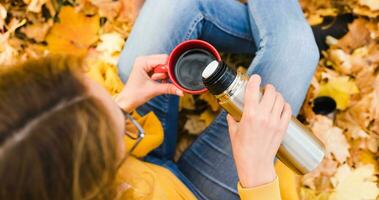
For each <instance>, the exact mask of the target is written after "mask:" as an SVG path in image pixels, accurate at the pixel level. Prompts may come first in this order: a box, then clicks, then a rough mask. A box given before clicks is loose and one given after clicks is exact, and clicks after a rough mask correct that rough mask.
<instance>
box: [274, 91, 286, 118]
mask: <svg viewBox="0 0 379 200" xmlns="http://www.w3.org/2000/svg"><path fill="white" fill-rule="evenodd" d="M284 103H285V102H284V99H283V96H282V95H281V94H280V93H279V92H276V95H275V103H274V106H273V107H272V111H271V113H272V116H273V117H274V118H275V119H280V117H281V114H282V112H283V109H284Z"/></svg>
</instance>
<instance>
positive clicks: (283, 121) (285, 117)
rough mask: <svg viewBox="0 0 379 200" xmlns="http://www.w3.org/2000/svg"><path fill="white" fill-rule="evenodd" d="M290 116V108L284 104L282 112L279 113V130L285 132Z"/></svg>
mask: <svg viewBox="0 0 379 200" xmlns="http://www.w3.org/2000/svg"><path fill="white" fill-rule="evenodd" d="M291 116H292V110H291V106H290V105H289V104H288V103H285V104H284V107H283V112H282V113H281V117H280V125H279V126H280V129H281V130H283V131H284V130H287V127H288V122H289V121H290V120H291Z"/></svg>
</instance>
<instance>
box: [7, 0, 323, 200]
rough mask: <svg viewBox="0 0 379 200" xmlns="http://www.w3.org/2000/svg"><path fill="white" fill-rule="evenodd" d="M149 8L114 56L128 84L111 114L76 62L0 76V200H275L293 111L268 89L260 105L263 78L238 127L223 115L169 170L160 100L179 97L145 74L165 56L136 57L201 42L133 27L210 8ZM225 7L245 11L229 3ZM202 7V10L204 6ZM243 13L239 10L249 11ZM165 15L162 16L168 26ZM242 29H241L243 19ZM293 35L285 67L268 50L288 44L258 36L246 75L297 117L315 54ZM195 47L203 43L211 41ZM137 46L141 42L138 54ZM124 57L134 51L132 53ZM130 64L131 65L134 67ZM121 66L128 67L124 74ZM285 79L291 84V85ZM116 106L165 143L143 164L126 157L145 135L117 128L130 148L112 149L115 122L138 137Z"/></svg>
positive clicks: (164, 104)
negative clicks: (148, 117)
mask: <svg viewBox="0 0 379 200" xmlns="http://www.w3.org/2000/svg"><path fill="white" fill-rule="evenodd" d="M149 2H150V4H149ZM153 2H158V1H147V2H146V4H145V6H144V8H143V9H142V12H141V15H140V17H139V19H138V21H137V23H136V26H135V27H134V30H133V32H132V34H131V37H130V39H129V40H128V43H127V44H126V49H125V51H124V55H125V56H126V57H127V59H128V60H127V61H125V58H126V57H124V58H122V59H121V61H122V62H121V63H120V66H121V67H122V68H121V70H123V71H122V74H123V75H124V78H125V79H126V77H129V79H128V81H127V84H126V86H125V89H124V90H123V92H122V93H121V94H120V95H119V96H118V97H117V98H116V102H117V104H118V105H116V104H115V103H114V102H113V101H112V99H111V98H110V97H109V96H108V95H107V93H106V92H105V91H104V90H103V89H101V88H100V87H99V86H98V85H96V84H95V83H93V82H92V81H90V80H88V78H86V77H85V76H84V75H83V74H81V73H80V72H78V71H77V69H78V68H80V67H79V66H80V64H78V63H76V62H73V61H71V60H70V59H62V58H50V59H45V60H40V61H31V62H28V63H25V64H23V65H22V66H18V67H14V68H10V69H7V70H5V71H3V72H1V75H0V110H1V113H0V119H1V120H0V176H1V177H2V181H1V182H0V188H1V189H0V199H115V198H116V199H195V198H198V199H238V198H239V197H240V198H241V199H280V195H279V190H278V180H277V178H276V175H275V171H274V169H273V159H274V156H275V154H276V151H277V149H278V147H279V145H280V141H281V140H282V138H283V135H284V132H285V129H286V126H287V124H288V120H289V116H290V115H291V111H290V108H289V105H288V104H287V103H285V100H284V98H282V96H281V95H280V94H279V93H278V92H277V91H276V90H275V88H274V87H273V86H272V85H268V86H267V87H266V89H265V92H264V95H263V98H262V99H259V98H258V97H259V95H258V91H259V85H260V82H261V80H260V78H259V76H257V75H253V76H252V77H251V79H250V81H249V86H248V88H247V91H246V95H245V96H246V100H245V101H246V102H250V103H246V106H245V110H244V114H243V119H242V120H241V121H240V122H239V123H236V122H235V121H233V119H231V118H228V125H227V121H226V113H224V112H223V113H221V114H220V116H219V117H218V118H217V119H216V120H215V122H214V123H212V125H211V126H210V127H208V128H207V130H206V131H205V132H204V133H203V134H202V135H201V136H200V137H199V138H198V139H197V140H196V141H195V142H194V144H193V145H192V146H191V147H190V148H189V149H188V150H187V151H186V152H185V153H184V154H183V156H182V157H181V159H180V160H179V162H178V163H174V162H172V155H173V152H174V147H175V141H176V132H175V131H176V124H177V123H176V122H177V115H178V114H177V104H178V99H177V97H174V96H172V95H169V94H176V95H181V92H180V91H178V90H177V89H176V88H175V87H174V86H173V85H171V84H161V83H158V82H155V80H159V79H160V78H161V77H162V75H161V74H153V75H151V71H152V69H153V68H154V67H156V66H157V65H159V64H164V63H166V60H167V55H154V56H148V57H142V58H139V59H134V57H136V55H147V54H150V53H152V52H150V51H157V52H160V51H161V52H169V51H170V50H171V49H172V48H173V47H174V46H175V45H176V44H177V43H179V42H181V41H182V40H185V39H187V38H186V37H190V38H192V37H195V36H196V37H198V36H199V35H191V34H184V36H185V37H184V36H183V35H182V34H181V33H179V35H178V34H175V33H174V30H172V31H173V32H170V33H166V34H169V35H171V37H166V35H165V34H163V32H164V31H168V29H162V30H158V29H157V31H155V33H156V35H155V36H157V37H155V36H154V37H153V36H149V37H147V38H146V40H145V41H142V40H141V38H140V37H139V35H143V34H150V33H148V32H143V31H142V29H143V28H144V27H142V25H141V24H143V23H144V21H145V20H146V17H144V16H147V14H146V13H155V12H153V11H159V12H161V13H158V14H157V16H155V17H157V18H151V19H150V20H151V21H152V24H149V23H147V24H146V26H147V27H145V28H146V29H148V30H147V31H149V29H150V28H149V27H152V26H153V25H154V24H155V22H156V21H155V20H162V19H166V16H165V14H170V13H171V14H173V13H174V12H173V10H172V9H174V10H177V9H178V8H182V9H184V8H188V9H190V8H191V9H192V8H193V7H188V6H189V5H191V6H201V7H202V8H206V7H203V6H204V5H203V3H208V1H206V0H205V1H193V2H195V3H193V4H192V3H190V1H189V0H188V1H187V0H183V1H180V2H182V3H183V4H181V3H175V2H174V1H173V2H171V1H169V0H161V1H159V2H160V3H162V5H164V6H166V9H167V10H166V11H167V12H163V9H156V10H153V9H152V8H153V7H154V6H157V4H156V3H153ZM225 2H228V3H231V1H228V0H226V1H225ZM165 3H167V4H166V5H165ZM168 3H172V4H168ZM293 3H294V2H291V4H288V5H292V4H293ZM149 5H150V6H149ZM212 5H213V4H212ZM220 5H221V4H220ZM231 5H238V6H236V7H240V8H243V7H241V6H240V5H242V6H244V5H243V4H239V3H238V4H234V3H233V4H231ZM286 5H287V4H286ZM207 6H208V8H209V9H210V8H212V6H211V4H209V5H207ZM292 6H293V5H292ZM278 7H280V6H279V5H278ZM155 8H158V7H155ZM275 8H276V7H275ZM289 8H296V9H295V11H296V12H295V13H291V15H290V16H292V17H293V16H294V17H295V18H298V17H299V16H300V15H298V14H299V13H298V12H299V9H298V7H296V6H295V7H291V6H289ZM230 9H234V7H233V6H231V7H229V10H228V11H233V10H230ZM276 9H278V8H276ZM243 10H244V11H246V12H247V9H243ZM279 10H280V9H279ZM177 11H180V10H177ZM240 11H242V10H240ZM144 13H145V14H144ZM179 13H180V12H179ZM232 13H234V12H232ZM243 13H244V12H243ZM231 15H232V14H231ZM241 16H242V15H241ZM246 16H247V14H246ZM246 16H245V17H246ZM172 17H173V16H168V17H167V19H168V18H170V19H171V20H173V22H175V21H176V20H174V19H175V18H172ZM167 19H166V20H167ZM237 19H239V18H237ZM154 21H155V22H154ZM182 21H183V22H184V21H186V20H185V19H182ZM195 21H196V20H195ZM241 22H242V25H243V26H245V25H247V24H246V23H247V22H248V20H245V21H241ZM245 22H246V23H245ZM297 22H298V23H295V24H296V25H298V24H300V25H299V26H300V28H304V27H303V26H305V27H306V25H305V23H303V20H299V21H297ZM244 23H245V24H244ZM204 24H205V23H204ZM279 24H280V23H279ZM197 25H198V24H195V25H194V26H197ZM236 25H237V26H239V25H238V24H237V23H236ZM194 26H192V28H191V31H192V32H193V31H195V32H199V30H202V29H199V30H197V29H196V30H195V29H194V28H193V27H194ZM189 27H190V26H189ZM204 27H207V26H202V28H204ZM213 28H215V27H213ZM292 28H295V30H297V31H299V30H301V31H303V30H305V33H303V32H302V34H305V35H306V36H305V37H304V38H302V39H301V40H300V42H299V41H298V40H294V39H293V38H291V37H287V38H286V37H284V39H288V41H291V42H297V43H296V47H297V48H304V50H303V51H301V52H297V55H298V56H297V57H296V58H295V57H293V55H291V54H289V52H290V51H283V48H279V49H278V47H277V46H275V45H274V44H282V42H287V40H283V41H280V43H279V42H278V41H277V40H276V39H277V38H274V41H275V43H274V44H270V42H271V40H270V38H266V39H263V40H262V41H266V42H265V43H264V44H270V45H268V46H265V45H263V44H262V45H258V46H259V47H260V48H258V49H259V50H260V51H258V52H257V56H256V58H255V60H254V61H253V68H252V67H250V69H249V74H250V75H252V74H253V73H258V74H260V75H261V76H262V77H263V82H265V83H267V82H272V83H273V84H274V85H275V86H276V87H277V88H278V89H279V90H280V91H281V92H282V93H283V96H284V97H285V99H287V100H288V101H289V103H290V104H291V106H292V107H293V108H294V110H295V112H297V111H298V110H299V107H300V105H301V102H302V99H303V97H304V95H305V92H306V89H307V86H308V84H309V81H310V77H311V76H312V73H313V70H314V66H315V63H316V60H317V55H316V54H315V51H314V46H313V44H314V43H313V38H312V37H310V35H309V32H308V31H307V30H308V29H307V28H305V29H299V28H298V27H292ZM150 31H152V30H150ZM191 31H190V32H191ZM205 32H206V31H205ZM212 32H213V31H212ZM247 32H248V30H247V29H246V33H247ZM152 33H154V32H152ZM213 33H215V34H216V33H217V32H213ZM250 35H251V33H250ZM181 36H183V37H181ZM224 36H227V35H224ZM224 36H223V37H224ZM246 36H249V34H248V35H246ZM270 36H272V35H271V34H270ZM163 37H164V38H163ZM199 37H200V36H199ZM302 37H303V36H302ZM246 38H248V37H246ZM250 38H252V37H250ZM157 39H158V40H157ZM202 39H209V40H208V41H210V39H211V38H210V37H209V38H202ZM228 39H229V40H227V41H230V42H232V43H231V44H233V42H238V37H237V38H233V37H230V38H228ZM155 40H157V41H160V42H161V43H158V42H157V41H155ZM222 40H224V39H222ZM222 40H220V41H222ZM249 41H250V42H249V43H246V44H245V43H244V42H246V41H242V40H241V41H240V43H234V44H236V45H237V44H238V45H240V47H241V48H245V49H246V50H247V49H249V48H247V46H249V47H252V46H254V45H252V41H253V39H251V40H249ZM138 42H139V43H140V44H145V45H141V46H139V47H138V46H137V45H136V44H137V43H138ZM213 44H215V45H216V46H218V47H220V45H221V43H217V42H213ZM218 44H220V45H218ZM231 44H229V45H230V46H229V45H228V44H225V43H224V44H223V45H224V46H225V48H227V47H232V45H231ZM243 44H245V45H244V46H243ZM137 47H138V48H137ZM132 48H135V53H133V52H132V51H131V49H132ZM253 50H254V49H250V50H249V51H253ZM272 50H275V51H279V52H275V51H274V52H275V53H277V54H274V55H271V58H270V59H269V58H268V55H267V54H266V52H269V53H270V52H271V53H272V52H273V51H272ZM157 52H156V53H157ZM260 52H261V53H260ZM279 53H280V54H279ZM316 53H317V51H316ZM283 55H285V56H289V57H288V58H286V57H283ZM128 56H130V57H128ZM130 59H131V60H130ZM132 60H135V64H134V67H133V68H132V67H131V66H132V64H131V62H134V61H132ZM123 63H124V64H125V63H130V64H127V65H125V66H123V65H124V64H123ZM255 63H256V64H255ZM266 65H269V67H268V66H266ZM131 69H133V70H131ZM285 70H286V71H285ZM284 71H285V72H287V73H283V72H284ZM299 75H301V76H299ZM295 77H296V81H297V83H295V82H294V81H293V80H295ZM154 97H155V98H154ZM152 98H154V99H152ZM150 99H152V100H150ZM148 100H150V101H149V102H148V103H145V102H147V101H148ZM119 107H121V108H122V109H123V110H124V111H125V112H130V111H131V110H133V109H135V108H137V111H138V112H139V113H140V114H142V115H144V114H146V113H148V112H149V111H153V112H154V113H155V114H156V115H157V116H158V118H159V120H160V121H161V123H162V125H163V130H164V132H165V137H164V139H163V143H162V145H161V146H160V147H159V148H157V149H155V150H154V151H153V152H152V153H150V154H149V155H148V156H146V157H145V159H144V160H145V161H146V162H142V161H141V160H139V159H135V158H134V157H133V156H132V155H135V152H136V151H137V150H138V148H140V147H141V146H140V145H142V144H143V141H144V140H145V139H147V138H148V133H146V138H142V134H130V133H129V132H128V131H126V132H127V134H126V135H127V136H126V137H128V138H131V139H133V140H135V142H134V143H132V144H133V145H131V146H130V145H127V146H125V145H124V143H123V142H122V141H123V140H122V137H123V136H122V135H123V133H125V131H124V129H125V127H124V120H125V119H128V120H127V121H130V122H132V123H133V124H134V126H135V128H136V129H139V130H140V133H142V130H141V129H140V127H139V125H138V124H137V123H135V122H134V120H133V119H132V118H130V117H129V115H128V114H126V116H127V117H126V118H125V117H124V116H123V115H122V112H121V110H120V109H119ZM153 118H154V117H153ZM158 129H160V128H159V127H158ZM228 129H229V130H228ZM229 135H230V139H229ZM141 138H142V139H141ZM145 141H146V140H145ZM126 143H127V144H129V143H128V142H126ZM145 144H146V142H145ZM232 155H234V157H233V156H232ZM238 180H239V183H238ZM237 185H238V191H239V193H238V192H237Z"/></svg>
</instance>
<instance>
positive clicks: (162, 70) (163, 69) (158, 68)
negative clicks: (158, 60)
mask: <svg viewBox="0 0 379 200" xmlns="http://www.w3.org/2000/svg"><path fill="white" fill-rule="evenodd" d="M154 73H168V68H167V67H166V65H158V66H156V67H155V68H154Z"/></svg>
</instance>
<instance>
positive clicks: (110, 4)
mask: <svg viewBox="0 0 379 200" xmlns="http://www.w3.org/2000/svg"><path fill="white" fill-rule="evenodd" d="M88 1H89V2H91V3H92V5H94V6H95V7H96V8H98V14H99V15H100V16H101V17H106V18H107V19H108V20H114V19H115V18H116V17H117V16H118V15H119V14H120V12H121V9H122V2H121V1H114V0H88Z"/></svg>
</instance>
